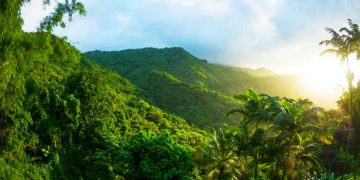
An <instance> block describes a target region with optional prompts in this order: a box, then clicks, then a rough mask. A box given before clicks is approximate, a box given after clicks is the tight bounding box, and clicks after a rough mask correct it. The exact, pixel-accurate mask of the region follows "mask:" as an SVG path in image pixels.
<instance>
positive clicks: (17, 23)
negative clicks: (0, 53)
mask: <svg viewBox="0 0 360 180" xmlns="http://www.w3.org/2000/svg"><path fill="white" fill-rule="evenodd" d="M30 1H31V0H3V1H2V2H1V4H0V13H1V15H0V25H1V26H0V32H1V33H6V32H9V31H14V30H19V29H20V28H21V25H22V23H23V20H22V18H21V15H20V10H21V7H22V6H24V5H25V4H27V3H29V2H30ZM51 3H57V5H56V6H55V9H54V11H53V12H52V13H51V14H50V15H48V16H46V17H45V18H44V19H43V20H42V22H41V24H40V27H39V28H38V31H41V32H52V30H53V28H54V27H57V26H60V27H65V17H67V18H68V20H69V21H71V20H72V17H73V15H74V14H76V13H79V14H80V15H85V14H86V11H85V8H84V5H83V4H82V3H80V2H78V1H77V0H65V1H64V2H56V1H53V0H43V3H42V4H43V6H49V5H50V4H51Z"/></svg>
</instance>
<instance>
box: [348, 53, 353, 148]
mask: <svg viewBox="0 0 360 180" xmlns="http://www.w3.org/2000/svg"><path fill="white" fill-rule="evenodd" d="M346 64H347V77H346V79H347V81H348V91H349V113H350V122H349V129H348V135H347V144H346V149H347V151H349V150H350V144H351V139H352V134H353V108H352V80H353V76H352V74H351V71H350V65H349V59H348V58H346Z"/></svg>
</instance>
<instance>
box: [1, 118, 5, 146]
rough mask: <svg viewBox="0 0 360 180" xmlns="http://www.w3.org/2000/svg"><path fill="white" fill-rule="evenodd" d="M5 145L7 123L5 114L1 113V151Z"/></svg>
mask: <svg viewBox="0 0 360 180" xmlns="http://www.w3.org/2000/svg"><path fill="white" fill-rule="evenodd" d="M4 145H5V123H4V117H3V113H2V112H1V111H0V149H1V148H3V146H4Z"/></svg>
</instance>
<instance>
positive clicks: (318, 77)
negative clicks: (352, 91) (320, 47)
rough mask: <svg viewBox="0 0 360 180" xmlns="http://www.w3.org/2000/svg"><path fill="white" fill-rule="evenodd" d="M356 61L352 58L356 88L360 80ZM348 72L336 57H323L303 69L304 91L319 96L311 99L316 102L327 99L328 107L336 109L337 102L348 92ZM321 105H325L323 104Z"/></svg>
mask: <svg viewBox="0 0 360 180" xmlns="http://www.w3.org/2000/svg"><path fill="white" fill-rule="evenodd" d="M354 59H355V58H354V57H350V68H351V71H352V72H353V73H354V75H355V77H354V81H353V85H354V86H355V85H356V84H357V82H358V80H359V75H360V66H359V65H358V62H356V61H355V60H354ZM346 70H347V69H346V64H345V63H343V64H341V63H340V60H339V59H337V58H336V57H332V56H324V57H321V58H320V59H318V60H316V61H313V63H311V64H308V66H306V67H304V68H303V70H302V73H301V74H302V76H303V86H304V89H307V90H308V91H311V92H313V93H315V94H316V95H317V97H311V98H313V99H315V100H314V101H315V102H316V99H320V98H321V97H327V98H328V99H327V102H326V103H328V107H330V108H335V107H336V100H338V98H339V96H341V94H342V93H343V92H344V91H346V90H347V82H346V78H345V74H346ZM321 104H322V105H323V102H321Z"/></svg>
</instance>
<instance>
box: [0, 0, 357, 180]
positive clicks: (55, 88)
mask: <svg viewBox="0 0 360 180" xmlns="http://www.w3.org/2000/svg"><path fill="white" fill-rule="evenodd" d="M29 2H30V0H2V1H1V4H0V178H1V179H279V180H280V179H282V180H285V179H316V180H317V179H321V180H334V179H359V178H360V145H359V144H360V84H358V85H357V86H353V85H352V81H353V74H352V71H351V67H350V66H348V72H347V80H348V89H347V91H346V92H345V93H344V94H343V95H342V96H341V97H339V98H338V101H337V103H338V108H337V109H331V110H328V109H325V108H322V107H317V106H316V105H315V104H314V103H312V102H311V101H310V100H309V99H301V98H296V97H297V95H298V94H297V93H298V92H294V91H291V89H297V88H298V86H297V85H296V84H294V82H293V81H294V78H292V77H285V76H280V75H277V74H276V73H274V72H272V71H270V70H267V69H257V70H252V69H247V68H237V67H229V66H223V65H217V64H211V63H208V62H207V61H206V60H204V59H199V58H197V57H195V56H193V55H192V54H190V53H189V52H187V51H186V50H184V49H183V48H164V49H156V48H143V49H132V50H124V51H109V52H106V51H90V52H85V53H82V52H81V51H80V50H78V49H77V48H75V47H74V46H73V45H72V44H71V43H69V41H68V40H67V38H64V37H58V36H56V35H54V34H53V29H54V28H55V27H58V26H59V27H63V28H65V26H66V23H67V22H68V20H71V19H72V18H73V16H75V15H78V14H80V15H85V14H86V10H85V9H86V7H84V5H83V4H82V3H80V2H78V1H77V0H71V1H70V0H65V1H63V2H57V5H56V7H55V9H54V11H53V12H52V13H51V14H50V15H49V16H47V17H45V18H44V19H43V21H42V22H41V24H40V26H39V27H38V30H37V32H24V31H23V30H22V24H23V19H22V17H21V13H20V10H21V7H23V6H24V5H25V4H27V3H29ZM42 3H43V5H44V6H47V5H49V4H50V3H54V2H52V1H51V0H44V1H42ZM80 18H81V17H80ZM326 30H327V32H328V33H329V34H328V35H329V36H328V38H329V39H328V40H324V41H321V42H320V45H321V46H324V47H327V48H329V49H327V50H325V51H323V52H319V54H320V53H333V54H335V55H336V57H337V58H338V60H339V61H344V62H345V63H346V62H347V61H348V57H349V56H350V55H352V54H355V55H357V57H358V58H359V59H360V29H359V26H358V25H357V24H356V23H354V22H353V21H351V20H349V21H348V26H347V27H344V28H342V29H340V30H339V31H337V30H334V29H331V28H327V29H326ZM324 33H326V32H324ZM89 38H90V37H89ZM358 63H360V62H358ZM286 82H289V83H286ZM285 86H288V87H287V88H289V89H287V91H286V92H284V91H282V90H283V89H284V88H285Z"/></svg>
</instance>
